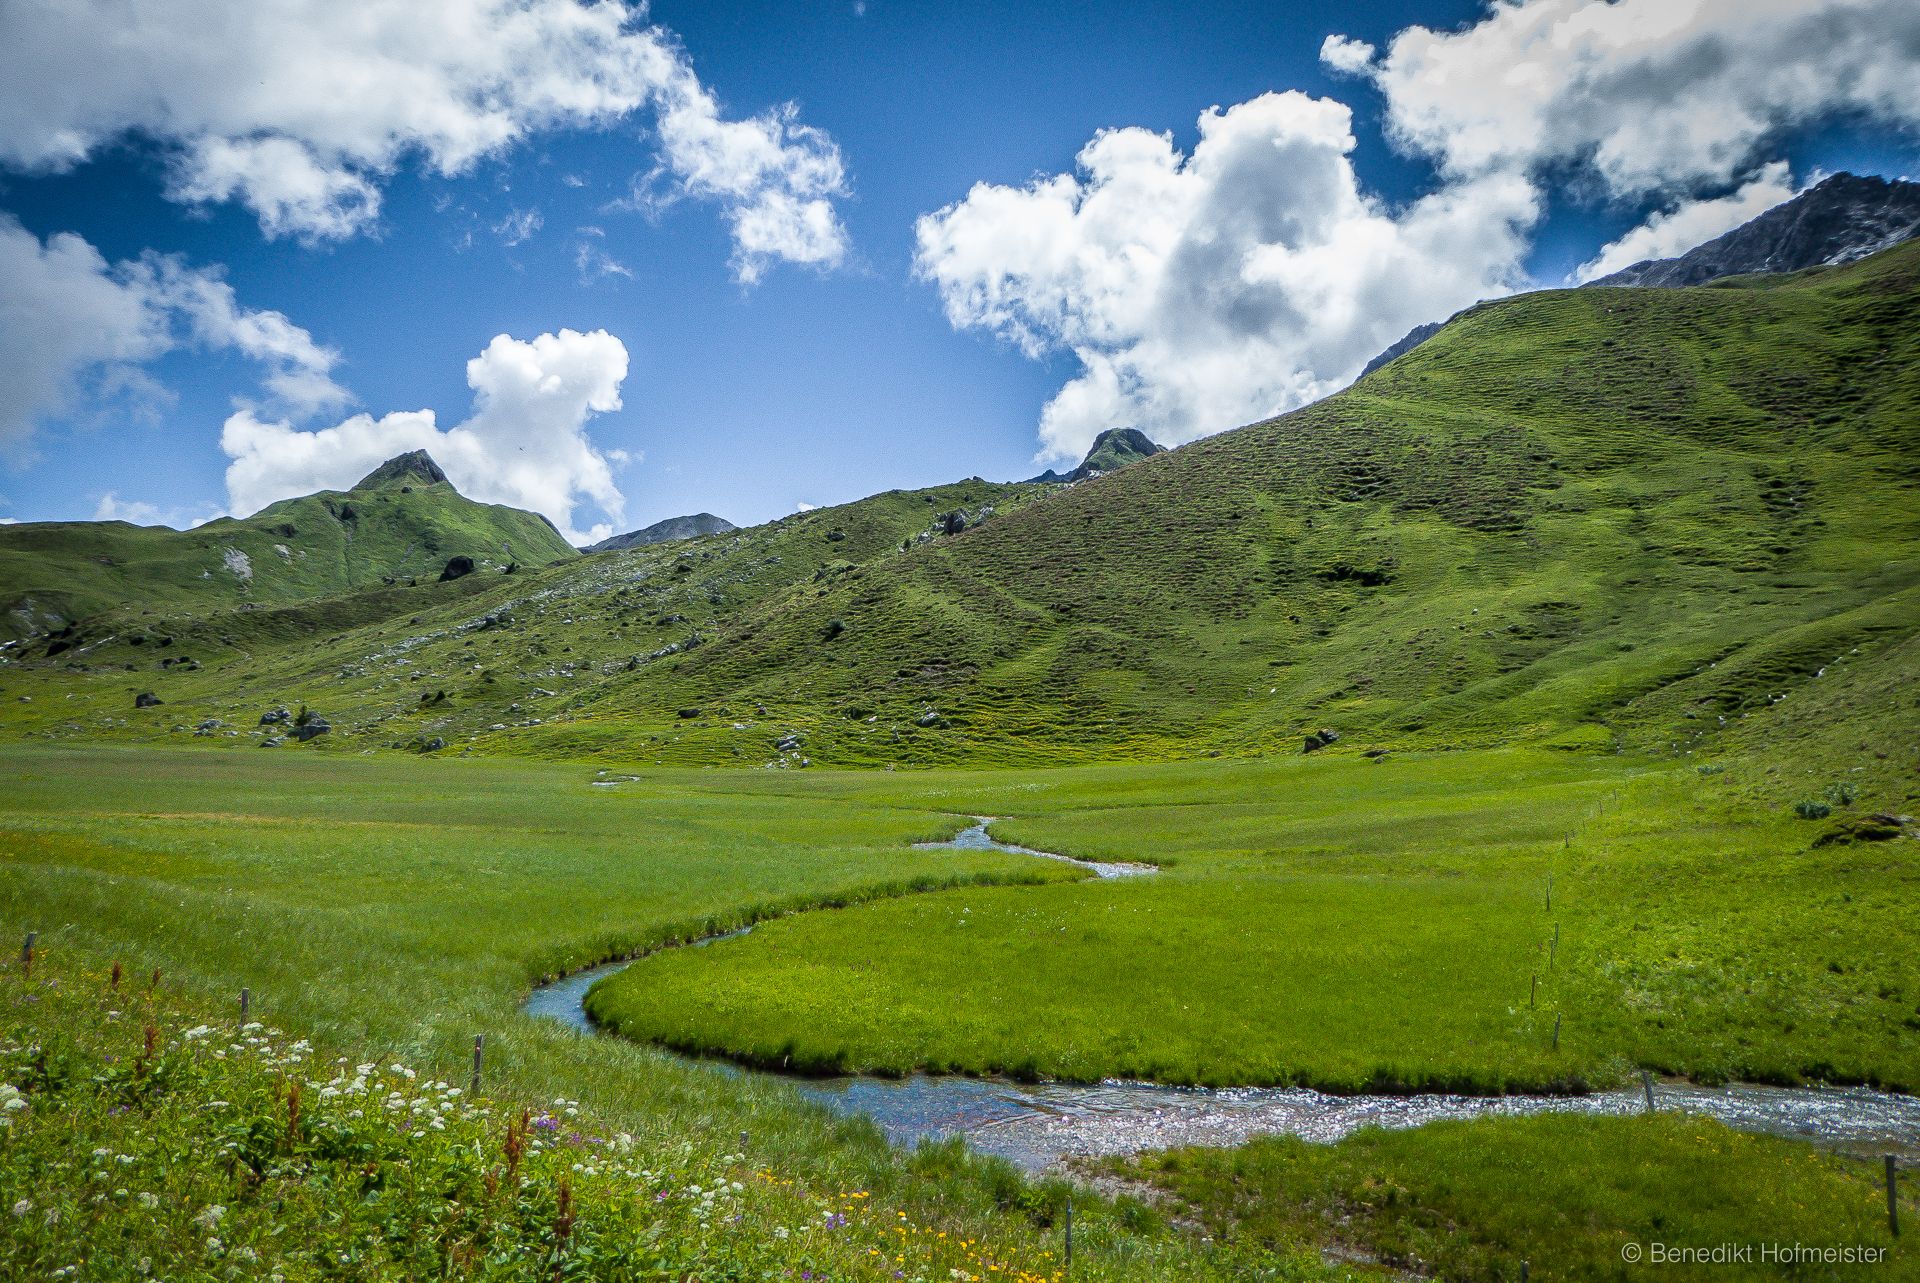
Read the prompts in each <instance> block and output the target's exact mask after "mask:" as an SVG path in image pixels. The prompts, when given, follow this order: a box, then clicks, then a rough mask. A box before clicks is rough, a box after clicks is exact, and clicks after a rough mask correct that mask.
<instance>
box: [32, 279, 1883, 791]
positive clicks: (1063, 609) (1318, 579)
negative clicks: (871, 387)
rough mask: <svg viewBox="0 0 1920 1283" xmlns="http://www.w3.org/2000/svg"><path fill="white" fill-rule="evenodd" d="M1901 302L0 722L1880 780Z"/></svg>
mask: <svg viewBox="0 0 1920 1283" xmlns="http://www.w3.org/2000/svg"><path fill="white" fill-rule="evenodd" d="M1917 293H1920V246H1914V245H1909V246H1905V247H1901V248H1898V249H1895V250H1891V251H1888V252H1886V253H1883V254H1881V255H1878V256H1876V257H1874V258H1872V259H1868V260H1865V261H1863V262H1861V263H1858V264H1854V265H1851V266H1849V267H1846V268H1839V269H1831V270H1820V271H1815V272H1811V273H1805V274H1801V275H1798V276H1794V277H1788V278H1779V277H1756V278H1745V279H1741V280H1734V281H1728V282H1721V283H1718V284H1717V285H1715V286H1714V287H1711V288H1703V289H1684V290H1662V291H1640V290H1604V289H1585V290H1579V291H1553V292H1546V293H1540V294H1533V295H1526V296H1522V297H1518V298H1514V299H1509V300H1506V301H1503V302H1500V303H1495V304H1490V305H1487V306H1483V307H1481V308H1478V309H1476V310H1474V311H1473V312H1472V313H1470V314H1469V315H1466V316H1464V317H1462V318H1461V319H1460V320H1458V321H1457V322H1456V323H1455V324H1453V325H1451V326H1449V327H1448V328H1447V331H1446V333H1445V334H1443V335H1441V336H1439V337H1437V338H1435V339H1434V340H1432V341H1431V342H1429V343H1428V344H1425V345H1423V346H1422V347H1421V348H1420V349H1418V350H1417V351H1415V352H1413V353H1411V354H1409V355H1408V356H1406V357H1404V358H1402V359H1401V360H1399V361H1397V362H1394V363H1393V364H1392V365H1391V366H1389V367H1387V368H1385V369H1382V370H1381V371H1379V372H1377V373H1376V374H1374V375H1372V376H1369V377H1368V378H1366V379H1364V380H1362V381H1361V382H1360V383H1359V384H1357V385H1356V386H1355V387H1353V388H1352V389H1350V390H1348V391H1347V392H1345V393H1342V394H1340V395H1338V396H1335V397H1332V398H1329V399H1328V400H1326V401H1324V402H1321V403H1319V404H1317V405H1314V406H1311V407H1309V408H1307V409H1304V410H1301V411H1298V412H1296V413H1293V414H1290V415H1286V416H1283V417H1281V418H1278V419H1275V420H1272V421H1270V422H1266V423H1261V424H1256V425H1253V426H1251V427H1248V428H1244V429H1241V430H1239V431H1236V432H1231V433H1226V434H1224V435H1221V436H1218V437H1214V438H1211V439H1209V440H1206V441H1203V442H1200V443H1198V444H1195V445H1192V446H1188V447H1186V448H1183V449H1180V450H1176V451H1172V452H1168V453H1165V454H1161V455H1156V456H1154V457H1152V458H1148V459H1144V460H1141V461H1139V462H1136V463H1134V464H1131V465H1130V466H1128V467H1126V468H1124V469H1122V470H1120V471H1118V472H1115V473H1113V474H1111V475H1108V476H1104V477H1101V478H1098V479H1096V480H1092V481H1089V482H1086V483H1083V484H1081V485H1078V486H1074V487H1071V488H1068V489H1064V490H1062V489H1056V488H1048V487H1040V486H994V485H989V484H987V483H985V482H978V481H975V482H967V483H961V484H959V485H956V486H950V487H943V488H941V489H939V490H934V491H925V492H910V493H892V494H888V495H880V496H875V497H874V498H872V499H869V500H864V501H861V502H860V503H856V504H850V505H846V506H845V507H842V508H839V509H829V510H822V511H819V512H813V513H807V514H803V515H801V516H798V517H793V518H788V519H786V520H784V521H781V522H776V523H772V524H771V525H768V526H762V527H756V528H753V529H751V530H743V531H736V532H732V533H728V534H724V535H716V536H709V537H706V538H702V539H698V540H693V541H689V542H686V543H680V544H673V545H667V546H664V547H655V548H651V549H638V550H633V551H629V552H619V553H607V554H600V555H596V556H590V557H586V558H580V559H576V560H572V561H568V562H565V563H562V564H558V565H554V566H551V567H549V568H547V569H545V570H541V571H538V572H535V573H528V574H522V575H516V576H511V577H501V576H484V577H482V576H474V577H470V578H471V579H484V580H485V582H483V583H478V584H475V583H471V582H469V581H461V582H460V583H456V584H450V585H433V586H426V585H423V586H422V587H420V588H417V589H407V590H386V591H384V592H378V593H373V594H363V595H361V596H358V597H353V598H348V599H344V600H342V601H340V602H337V603H329V604H328V605H327V606H326V607H325V608H317V607H310V606H290V607H287V608H285V609H281V610H273V611H269V610H259V609H256V610H252V611H243V612H232V611H228V612H224V613H211V614H210V613H207V612H206V611H205V610H204V609H202V608H198V607H195V608H193V609H189V610H186V611H183V612H178V617H177V618H174V619H170V620H169V621H168V627H169V628H171V629H173V630H174V631H175V632H176V633H177V634H178V635H179V636H180V637H182V638H183V639H187V640H188V642H189V643H190V644H191V645H192V646H193V648H194V650H195V654H196V658H197V659H198V660H200V661H201V663H202V664H203V667H204V671H199V672H193V673H178V672H169V673H167V674H166V675H165V676H164V680H165V681H166V682H167V683H168V685H167V687H166V688H164V689H163V688H161V687H159V686H155V687H154V689H156V690H158V691H160V693H161V694H162V695H163V696H165V698H166V699H167V700H168V702H169V706H170V707H169V709H168V710H167V713H166V715H165V716H161V715H160V714H157V713H155V714H152V715H150V716H149V717H148V719H147V720H144V721H143V720H141V719H139V718H136V717H132V716H131V715H129V713H128V711H127V708H126V703H127V701H128V700H129V697H130V694H131V693H132V692H133V690H134V689H135V688H136V687H137V686H139V685H140V684H142V683H152V682H154V681H155V680H158V679H156V678H155V677H154V676H153V675H152V674H153V671H154V670H153V668H152V663H151V661H152V657H151V655H144V654H142V653H141V652H140V651H139V650H138V649H137V648H134V647H132V646H131V645H130V640H129V638H128V637H127V636H126V635H124V631H122V632H114V631H112V630H106V631H103V632H99V633H98V634H97V635H91V634H90V635H89V636H87V637H86V638H85V644H84V645H83V646H79V647H76V650H75V653H72V654H67V655H63V656H47V655H46V654H44V653H43V652H42V651H40V650H36V649H34V648H27V649H26V650H25V651H24V652H18V653H19V654H20V658H18V659H17V660H16V661H15V662H14V663H13V664H12V665H10V666H9V668H8V670H6V676H5V678H4V679H0V697H5V696H7V695H9V694H11V693H14V692H21V693H31V692H32V691H34V690H39V689H45V688H44V687H43V686H37V685H29V684H27V682H28V679H29V677H31V679H32V681H33V682H45V681H46V680H48V679H49V677H50V675H51V674H53V673H55V672H56V671H57V673H58V675H59V680H60V681H62V682H68V683H71V686H70V687H69V688H68V691H69V693H71V694H72V695H73V696H74V699H73V700H71V701H65V702H64V703H63V705H62V706H61V707H60V708H58V709H55V708H52V707H45V708H39V707H36V708H34V709H26V708H16V709H12V710H11V716H10V718H9V719H8V720H7V721H5V723H4V724H3V725H0V734H6V733H8V732H10V731H12V732H20V733H26V734H36V735H39V734H56V735H58V734H75V735H80V734H88V735H93V734H100V733H113V734H128V735H134V736H139V735H151V734H164V733H168V731H169V728H170V727H172V726H175V725H181V724H183V723H184V722H185V721H186V720H187V719H188V718H189V717H190V716H191V715H193V714H196V713H198V714H205V715H210V716H215V717H221V718H245V719H246V720H247V722H248V723H249V724H250V722H251V718H250V717H248V712H249V710H251V709H254V708H257V707H259V706H260V705H262V704H265V703H283V702H288V701H290V700H293V699H305V700H307V701H309V702H311V703H314V704H316V705H324V706H325V708H326V711H327V712H328V714H329V715H330V716H332V717H333V719H334V722H335V726H336V730H337V731H338V732H339V734H338V735H337V736H336V737H335V738H334V739H332V740H330V741H328V742H329V743H332V744H337V745H341V746H344V745H346V744H351V743H356V742H357V743H360V744H361V745H362V746H378V745H386V744H405V743H417V742H422V741H430V740H432V739H434V738H439V739H444V740H445V741H447V742H449V743H451V744H455V745H459V744H467V745H470V746H471V747H473V748H476V749H481V750H487V751H509V752H522V753H531V754H541V755H555V756H559V755H580V754H598V755H602V756H604V757H605V758H607V759H609V760H620V761H634V760H643V761H652V760H662V761H692V762H712V763H741V762H746V763H773V764H782V765H789V766H791V765H799V764H801V763H802V762H805V761H812V762H848V763H901V764H916V763H929V762H957V761H970V762H1006V763H1031V762H1039V761H1075V760H1087V759H1094V758H1114V757H1123V756H1181V755H1192V754H1200V753H1224V754H1250V753H1267V752H1274V751H1284V752H1297V751H1299V750H1300V749H1301V747H1302V746H1303V739H1302V737H1303V735H1305V734H1307V733H1310V732H1313V731H1317V730H1319V729H1321V728H1325V729H1329V730H1333V731H1336V732H1338V733H1339V736H1340V739H1339V742H1338V743H1337V744H1336V745H1335V747H1334V748H1333V749H1332V750H1331V751H1334V752H1346V751H1350V750H1354V749H1359V748H1365V747H1372V746H1381V747H1395V746H1448V745H1460V744H1470V743H1471V744H1485V743H1493V742H1509V741H1522V740H1526V741H1535V742H1543V743H1548V744H1556V745H1562V746H1566V747H1583V746H1584V747H1597V748H1607V747H1615V748H1623V749H1631V750H1636V751H1638V750H1650V751H1663V752H1688V751H1693V752H1700V753H1703V754H1704V753H1708V752H1733V751H1739V752H1742V753H1747V754H1760V755H1763V756H1764V755H1766V754H1772V755H1773V756H1772V758H1771V759H1769V760H1770V761H1771V763H1772V769H1774V770H1776V771H1777V772H1779V773H1780V774H1781V775H1782V776H1790V775H1792V774H1793V773H1794V771H1795V770H1796V769H1804V768H1801V767H1798V766H1797V764H1796V759H1795V756H1794V753H1793V751H1792V749H1791V747H1790V746H1791V745H1792V744H1794V743H1806V744H1813V743H1816V742H1817V743H1818V744H1819V745H1821V746H1822V748H1821V751H1822V752H1823V753H1832V754H1838V755H1839V757H1837V758H1835V759H1834V760H1832V761H1825V762H1824V763H1823V769H1825V770H1827V771H1829V772H1832V771H1835V770H1849V769H1852V768H1853V767H1854V766H1857V767H1858V768H1859V771H1860V778H1861V779H1862V780H1863V781H1865V782H1867V785H1868V787H1869V788H1870V789H1877V790H1879V791H1880V792H1881V793H1886V792H1889V791H1891V790H1893V789H1895V788H1900V787H1904V786H1902V785H1900V784H1899V783H1898V781H1899V780H1900V778H1902V776H1901V772H1903V771H1907V770H1909V769H1910V767H1911V765H1912V761H1911V759H1912V756H1913V752H1914V750H1913V749H1912V745H1913V743H1914V742H1915V734H1914V733H1915V731H1916V730H1917V729H1920V724H1917V721H1920V719H1916V715H1915V712H1914V709H1913V708H1912V706H1911V704H1912V701H1911V699H1910V698H1909V697H1908V696H1906V695H1905V694H1903V693H1902V692H1903V691H1904V690H1906V689H1908V687H1909V686H1910V676H1911V669H1912V655H1913V653H1914V648H1915V646H1916V645H1920V642H1916V640H1915V638H1916V634H1917V633H1920V504H1916V503H1915V498H1916V494H1915V489H1916V484H1915V483H1916V480H1920V463H1916V462H1915V460H1916V458H1920V451H1917V449H1916V448H1917V447H1920V374H1917V373H1916V371H1917V370H1920V319H1916V318H1920V306H1916V303H1917V302H1920V300H1917V299H1916V294H1917ZM328 499H329V497H328V496H317V497H316V498H315V499H314V500H311V501H299V502H307V503H319V504H320V505H322V507H323V508H324V506H325V504H326V503H327V501H328ZM336 501H337V498H336ZM388 502H398V500H397V499H394V498H393V497H392V496H391V495H389V497H388ZM989 509H991V510H992V511H991V512H990V513H989V512H988V511H987V510H989ZM264 516H265V514H263V518H264ZM255 520H256V521H259V520H261V518H256V519H255ZM292 520H294V521H295V524H299V522H300V520H301V519H300V518H292ZM442 551H445V549H444V548H443V549H442ZM515 551H516V555H518V554H519V549H518V547H517V545H516V549H515ZM316 555H317V554H316ZM255 560H256V562H258V561H259V558H258V557H256V558H255ZM523 560H525V559H524V558H523ZM385 564H392V563H391V562H389V563H385ZM385 573H391V572H385ZM255 591H256V593H257V592H258V591H259V590H258V589H256V590H255ZM135 674H139V675H138V676H135ZM56 689H57V688H56ZM442 691H444V692H445V694H444V696H441V692H442ZM423 694H424V695H426V696H427V697H428V699H427V701H426V702H424V703H423V701H422V698H421V697H422V695H423ZM90 701H97V702H93V703H92V704H91V711H90V712H82V711H81V710H83V709H87V708H88V707H89V702H90ZM54 719H59V720H54ZM361 737H365V738H364V739H363V738H361ZM1783 746H1787V747H1783ZM1779 787H1781V788H1783V789H1784V788H1787V787H1789V785H1788V784H1786V783H1785V782H1782V783H1780V784H1779Z"/></svg>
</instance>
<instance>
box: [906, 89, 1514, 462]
mask: <svg viewBox="0 0 1920 1283" xmlns="http://www.w3.org/2000/svg"><path fill="white" fill-rule="evenodd" d="M1199 126H1200V141H1199V142H1198V144H1197V145H1196V146H1195V147H1194V149H1193V152H1192V154H1191V155H1182V154H1181V153H1180V152H1179V150H1178V149H1176V148H1175V147H1174V145H1173V141H1172V139H1171V138H1170V137H1168V136H1167V135H1163V134H1157V133H1153V132H1150V131H1148V130H1144V129H1114V130H1107V131H1103V132H1102V133H1100V134H1098V135H1096V136H1095V137H1094V139H1093V140H1092V141H1091V142H1089V143H1088V144H1087V145H1086V147H1085V148H1083V149H1082V150H1081V152H1080V154H1079V156H1078V158H1077V168H1076V172H1075V173H1071V174H1055V175H1049V176H1043V177H1040V178H1036V179H1035V180H1034V181H1032V182H1031V183H1029V184H1027V185H1026V186H1024V187H1018V188H1015V187H1005V186H998V185H993V184H985V183H983V184H979V185H976V186H975V187H974V188H973V190H972V191H971V192H969V193H968V195H967V196H966V198H965V199H963V200H961V201H959V202H957V203H955V204H953V205H949V206H948V207H946V208H945V209H942V210H940V211H938V212H937V213H934V214H929V215H927V216H925V217H923V218H922V219H921V220H920V222H919V225H918V229H917V232H918V251H917V257H916V265H917V270H918V271H919V273H920V274H921V275H922V276H923V277H924V278H925V279H927V280H929V281H931V282H932V283H933V284H934V285H935V286H936V287H937V288H938V289H939V291H940V295H941V298H942V300H943V302H944V304H945V307H946V313H947V317H948V319H949V320H950V321H951V322H952V324H953V325H955V326H956V327H971V328H978V329H983V330H987V331H991V332H993V333H996V334H999V335H1001V336H1004V337H1005V338H1008V339H1010V340H1012V341H1013V342H1014V343H1016V344H1017V345H1019V347H1020V348H1021V349H1022V350H1023V351H1025V352H1026V353H1027V354H1029V355H1031V356H1040V355H1042V354H1045V353H1048V352H1052V351H1067V352H1070V353H1072V355H1073V356H1074V357H1075V358H1077V360H1078V362H1079V365H1080V373H1079V374H1078V376H1077V377H1075V378H1074V379H1073V380H1072V381H1071V382H1069V383H1068V384H1067V385H1066V386H1065V387H1063V388H1062V389H1061V390H1060V391H1059V393H1058V394H1057V395H1055V396H1054V398H1053V399H1052V400H1051V401H1050V402H1049V403H1048V405H1047V406H1046V409H1045V410H1044V411H1043V413H1042V417H1041V423H1040V436H1041V442H1042V451H1041V457H1042V458H1043V459H1071V458H1075V457H1077V456H1078V455H1080V454H1081V453H1083V452H1084V451H1085V450H1086V449H1087V447H1088V446H1089V445H1091V443H1092V441H1093V438H1094V437H1095V436H1096V435H1097V434H1098V433H1099V432H1100V431H1101V430H1102V429H1105V428H1111V427H1122V426H1129V427H1137V428H1140V429H1141V430H1143V431H1145V432H1146V433H1147V434H1148V435H1149V436H1151V437H1153V438H1154V439H1156V440H1158V441H1161V442H1164V443H1168V444H1175V443H1179V442H1184V441H1190V440H1193V439H1194V438H1196V437H1199V436H1203V435H1206V434H1208V433H1211V432H1218V431H1222V430H1224V429H1227V428H1232V427H1237V426H1239V425H1240V424H1243V423H1246V422H1249V421H1252V420H1255V419H1258V418H1261V417H1264V416H1267V415H1271V414H1275V413H1279V412H1281V411H1284V410H1288V409H1291V408H1294V407H1296V406H1299V405H1302V404H1304V403H1306V402H1308V401H1311V400H1314V399H1316V398H1318V397H1320V396H1324V395H1326V394H1327V393H1328V392H1331V391H1333V390H1335V389H1336V388H1338V387H1340V386H1342V385H1344V384H1345V383H1346V382H1347V381H1349V380H1351V379H1352V378H1353V377H1354V375H1355V374H1356V373H1358V371H1359V369H1360V367H1361V366H1362V365H1364V364H1365V362H1366V361H1367V360H1368V359H1369V358H1370V357H1372V356H1373V355H1374V354H1375V353H1377V352H1379V351H1380V349H1381V348H1383V347H1385V346H1386V345H1387V344H1389V343H1391V342H1392V341H1394V340H1395V339H1398V338H1399V337H1400V336H1401V335H1402V334H1404V333H1405V332H1406V331H1407V330H1409V329H1411V328H1412V327H1413V326H1414V325H1416V324H1418V323H1420V322H1422V321H1425V320H1428V319H1430V318H1432V317H1435V316H1444V315H1447V314H1449V313H1450V312H1452V311H1455V310H1457V309H1458V308H1461V307H1464V306H1466V305H1468V304H1470V303H1473V302H1474V301H1476V300H1478V299H1481V298H1484V297H1486V296H1488V295H1490V294H1495V293H1499V292H1502V291H1503V290H1505V289H1506V288H1508V287H1509V286H1510V285H1511V284H1512V283H1513V282H1514V281H1515V279H1516V276H1517V272H1518V264H1519V260H1520V257H1521V254H1522V252H1523V251H1524V249H1525V239H1524V237H1525V231H1526V229H1527V228H1528V227H1529V226H1530V225H1531V223H1532V221H1533V219H1534V217H1535V216H1536V211H1537V198H1536V194H1535V192H1534V190H1533V188H1532V187H1531V185H1530V184H1529V183H1527V182H1526V181H1524V180H1523V179H1519V178H1515V177H1511V176H1506V175H1492V176H1489V177H1487V178H1483V179H1479V180H1475V181H1469V182H1463V183H1459V184H1454V185H1451V186H1448V187H1445V188H1443V189H1441V190H1439V191H1437V192H1435V193H1434V194H1432V195H1429V196H1427V197H1426V198H1424V199H1422V200H1419V201H1415V202H1414V203H1413V204H1411V205H1409V206H1407V207H1406V208H1404V209H1399V210H1395V209H1391V208H1388V207H1386V206H1385V205H1383V204H1382V203H1381V202H1379V201H1377V200H1374V199H1371V198H1370V197H1368V196H1367V195H1366V194H1365V193H1363V192H1362V191H1361V190H1360V187H1359V185H1358V182H1357V180H1356V177H1355V175H1354V172H1353V167H1352V165H1351V163H1350V161H1349V158H1348V153H1349V152H1351V150H1352V149H1353V146H1354V139H1353V136H1352V119H1351V114H1350V112H1349V111H1348V109H1347V108H1346V107H1345V106H1344V105H1343V104H1341V103H1338V102H1335V101H1332V100H1329V99H1313V98H1309V97H1307V96H1305V95H1303V94H1299V93H1291V92H1290V93H1278V94H1275V93H1270V94H1264V95H1262V96H1261V97H1259V98H1255V99H1253V100H1251V101H1248V102H1244V103H1240V104H1238V105H1237V106H1234V107H1231V108H1229V109H1227V110H1225V111H1220V110H1218V109H1215V110H1212V111H1209V112H1207V113H1206V114H1205V115H1203V116H1201V117H1200V121H1199Z"/></svg>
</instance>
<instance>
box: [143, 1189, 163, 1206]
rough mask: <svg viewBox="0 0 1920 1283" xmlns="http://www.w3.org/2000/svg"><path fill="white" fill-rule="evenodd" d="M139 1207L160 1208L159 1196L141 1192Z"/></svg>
mask: <svg viewBox="0 0 1920 1283" xmlns="http://www.w3.org/2000/svg"><path fill="white" fill-rule="evenodd" d="M140 1206H142V1207H145V1208H155V1207H158V1206H160V1196H159V1195H158V1194H154V1193H149V1192H142V1193H141V1195H140Z"/></svg>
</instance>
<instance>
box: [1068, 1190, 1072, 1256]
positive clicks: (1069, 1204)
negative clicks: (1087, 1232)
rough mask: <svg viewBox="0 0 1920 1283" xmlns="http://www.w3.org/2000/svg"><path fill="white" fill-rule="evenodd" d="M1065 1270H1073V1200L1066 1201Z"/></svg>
mask: <svg viewBox="0 0 1920 1283" xmlns="http://www.w3.org/2000/svg"><path fill="white" fill-rule="evenodd" d="M1067 1268H1068V1269H1072V1268H1073V1200H1072V1199H1068V1200H1067Z"/></svg>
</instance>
